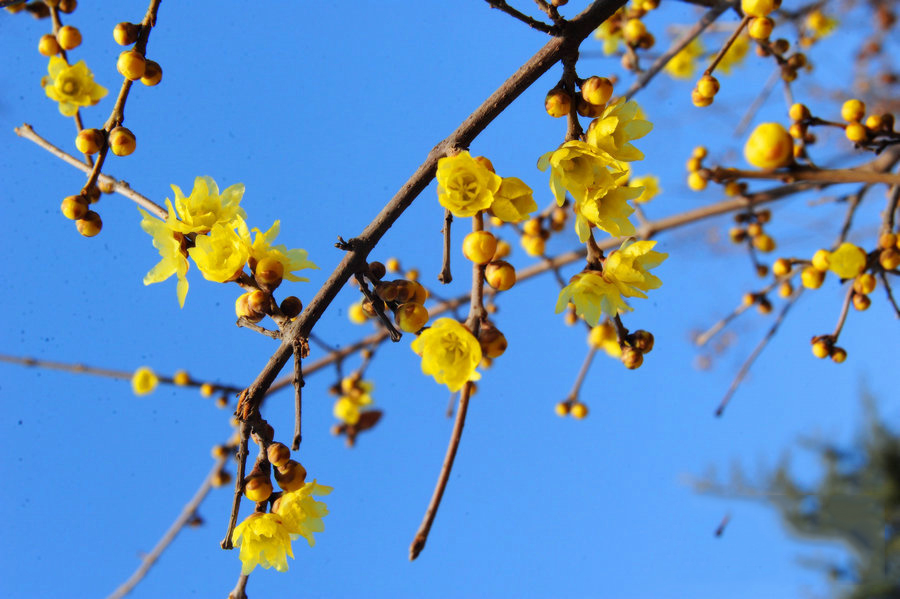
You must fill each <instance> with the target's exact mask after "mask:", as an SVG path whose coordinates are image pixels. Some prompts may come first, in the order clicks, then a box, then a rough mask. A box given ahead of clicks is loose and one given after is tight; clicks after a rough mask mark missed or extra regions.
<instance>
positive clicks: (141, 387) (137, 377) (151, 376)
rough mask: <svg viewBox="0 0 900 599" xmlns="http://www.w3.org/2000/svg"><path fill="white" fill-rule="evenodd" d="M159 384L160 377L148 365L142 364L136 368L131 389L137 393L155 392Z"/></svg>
mask: <svg viewBox="0 0 900 599" xmlns="http://www.w3.org/2000/svg"><path fill="white" fill-rule="evenodd" d="M158 384H159V377H157V376H156V374H155V373H154V372H153V371H152V370H150V369H149V368H147V367H146V366H141V367H140V368H138V369H137V370H135V371H134V375H133V376H132V377H131V390H132V391H134V394H135V395H147V394H148V393H153V390H154V389H156V386H157V385H158Z"/></svg>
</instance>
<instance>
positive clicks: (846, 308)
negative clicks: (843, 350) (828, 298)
mask: <svg viewBox="0 0 900 599" xmlns="http://www.w3.org/2000/svg"><path fill="white" fill-rule="evenodd" d="M852 299H853V285H847V293H845V294H844V303H843V304H842V305H841V313H840V314H839V315H838V320H837V323H836V324H835V325H834V332H833V333H832V334H831V340H832V342H834V343H837V340H838V337H840V335H841V330H842V329H843V328H844V323H845V322H847V314H849V313H850V301H851V300H852Z"/></svg>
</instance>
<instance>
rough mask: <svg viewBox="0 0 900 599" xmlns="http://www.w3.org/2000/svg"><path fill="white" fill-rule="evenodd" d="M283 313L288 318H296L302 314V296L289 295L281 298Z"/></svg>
mask: <svg viewBox="0 0 900 599" xmlns="http://www.w3.org/2000/svg"><path fill="white" fill-rule="evenodd" d="M280 308H281V313H282V314H284V315H285V316H287V317H288V318H296V317H297V316H299V315H300V312H301V311H302V310H303V303H302V302H301V301H300V298H298V297H295V296H293V295H289V296H287V297H286V298H284V299H283V300H281V306H280Z"/></svg>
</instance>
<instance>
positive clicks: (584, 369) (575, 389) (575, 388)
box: [566, 345, 597, 402]
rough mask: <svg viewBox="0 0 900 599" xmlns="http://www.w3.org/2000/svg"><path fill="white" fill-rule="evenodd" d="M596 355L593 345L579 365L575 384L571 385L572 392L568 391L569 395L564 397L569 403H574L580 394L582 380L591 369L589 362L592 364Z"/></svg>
mask: <svg viewBox="0 0 900 599" xmlns="http://www.w3.org/2000/svg"><path fill="white" fill-rule="evenodd" d="M596 353H597V348H596V347H594V346H593V345H592V346H590V348H589V349H588V353H587V355H586V356H585V357H584V362H582V364H581V369H580V370H579V371H578V376H577V377H575V384H574V385H572V390H571V391H569V394H568V395H567V396H566V399H568V400H569V401H572V402H574V401H576V400H577V399H578V394H579V393H580V392H581V385H582V384H583V383H584V378H585V377H586V376H587V373H588V370H590V368H591V362H593V360H594V355H595V354H596Z"/></svg>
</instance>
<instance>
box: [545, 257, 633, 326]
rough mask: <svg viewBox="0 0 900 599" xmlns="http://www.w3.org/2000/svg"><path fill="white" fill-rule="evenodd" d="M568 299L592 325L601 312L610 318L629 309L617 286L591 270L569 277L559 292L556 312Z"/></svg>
mask: <svg viewBox="0 0 900 599" xmlns="http://www.w3.org/2000/svg"><path fill="white" fill-rule="evenodd" d="M569 301H571V302H572V303H573V304H575V313H576V314H578V315H579V316H581V317H582V318H583V319H584V321H585V322H586V323H588V324H589V325H591V326H593V327H595V326H597V323H598V322H600V316H601V315H602V314H605V315H606V316H609V317H610V318H611V317H613V316H615V315H616V314H618V313H620V312H630V311H631V308H629V307H628V304H626V303H625V300H624V299H622V294H621V293H619V290H618V288H617V287H616V286H615V285H613V284H612V283H610V282H608V281H606V280H605V279H604V278H603V277H602V276H601V275H600V273H599V272H596V271H593V270H587V271H584V272H580V273H578V274H577V275H575V276H574V277H572V278H571V279H569V284H568V285H566V286H565V287H563V288H562V291H560V292H559V299H558V300H557V302H556V313H557V314H559V313H560V312H562V311H563V310H565V309H566V306H567V305H568V304H569Z"/></svg>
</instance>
